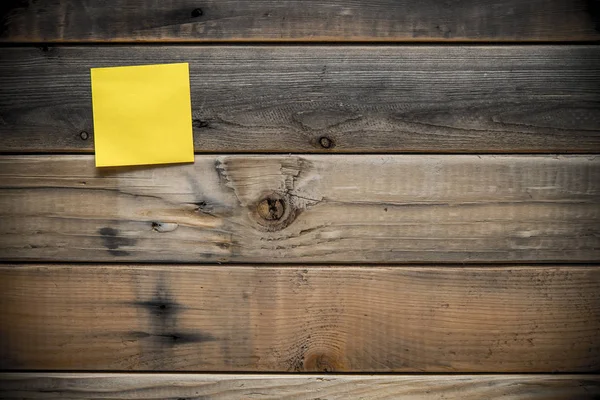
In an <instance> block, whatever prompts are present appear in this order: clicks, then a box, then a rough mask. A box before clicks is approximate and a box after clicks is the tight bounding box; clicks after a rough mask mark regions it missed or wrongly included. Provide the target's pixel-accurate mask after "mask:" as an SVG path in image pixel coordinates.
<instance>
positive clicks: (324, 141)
mask: <svg viewBox="0 0 600 400" xmlns="http://www.w3.org/2000/svg"><path fill="white" fill-rule="evenodd" d="M319 144H320V145H321V147H322V148H324V149H330V148H331V147H332V146H333V141H332V140H331V139H329V138H328V137H327V136H323V137H321V138H320V139H319Z"/></svg>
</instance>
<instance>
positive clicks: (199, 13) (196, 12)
mask: <svg viewBox="0 0 600 400" xmlns="http://www.w3.org/2000/svg"><path fill="white" fill-rule="evenodd" d="M202 14H204V12H203V11H202V9H201V8H194V9H193V10H192V18H198V17H201V16H202Z"/></svg>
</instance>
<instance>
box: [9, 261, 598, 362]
mask: <svg viewBox="0 0 600 400" xmlns="http://www.w3.org/2000/svg"><path fill="white" fill-rule="evenodd" d="M0 289H1V290H0V301H1V307H2V312H1V313H0V333H1V336H0V339H1V340H0V362H1V364H0V367H2V368H3V369H7V370H10V369H21V370H22V369H36V370H43V369H50V370H87V371H91V370H105V371H106V370H112V371H124V370H138V371H248V372H252V371H254V372H260V371H269V372H284V371H297V372H298V371H327V372H334V371H345V372H352V371H354V372H361V371H362V372H593V371H598V370H599V368H600V267H598V266H595V267H594V266H587V265H585V266H565V267H561V266H537V267H536V266H515V267H490V266H473V267H462V268H461V267H450V266H446V267H429V266H414V267H386V268H384V267H352V266H339V267H308V266H297V267H290V266H283V267H279V266H273V267H267V266H249V265H247V266H228V267H224V266H219V265H216V266H185V265H164V266H163V265H156V266H152V265H150V266H148V265H136V266H122V265H109V266H102V265H94V266H89V265H39V266H38V265H15V266H12V265H6V264H5V265H3V266H2V267H0Z"/></svg>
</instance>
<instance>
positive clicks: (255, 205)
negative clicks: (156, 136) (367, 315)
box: [0, 155, 600, 263]
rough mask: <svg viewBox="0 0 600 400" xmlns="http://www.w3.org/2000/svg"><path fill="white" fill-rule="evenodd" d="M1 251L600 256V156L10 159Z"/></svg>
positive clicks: (311, 258) (13, 256)
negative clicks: (158, 161)
mask: <svg viewBox="0 0 600 400" xmlns="http://www.w3.org/2000/svg"><path fill="white" fill-rule="evenodd" d="M0 258H2V259H5V260H15V261H16V260H30V261H59V262H60V261H147V262H156V261H168V262H212V261H222V262H227V261H234V262H265V263H272V262H301V263H304V262H433V261H436V262H438V261H439V262H510V261H515V262H520V261H535V262H541V261H546V262H561V261H565V262H586V261H592V262H595V261H597V260H598V259H600V157H598V156H474V155H473V156H469V155H438V156H434V155H430V156H425V155H327V156H325V155H312V156H311V155H304V156H294V155H290V156H227V155H222V156H208V155H205V156H196V161H195V163H194V164H188V165H177V166H166V167H165V166H157V167H137V168H114V169H96V168H95V167H94V160H93V157H92V156H87V155H79V156H77V155H73V156H3V157H0Z"/></svg>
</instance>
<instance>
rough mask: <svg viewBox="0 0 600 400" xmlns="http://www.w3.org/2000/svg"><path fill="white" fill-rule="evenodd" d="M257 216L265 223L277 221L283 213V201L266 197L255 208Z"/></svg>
mask: <svg viewBox="0 0 600 400" xmlns="http://www.w3.org/2000/svg"><path fill="white" fill-rule="evenodd" d="M257 211H258V215H260V217H261V218H263V219H265V220H267V221H279V220H280V219H281V218H282V217H283V214H284V213H285V203H284V201H283V199H280V198H275V197H266V198H264V199H262V200H261V201H260V202H259V203H258V206H257Z"/></svg>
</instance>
